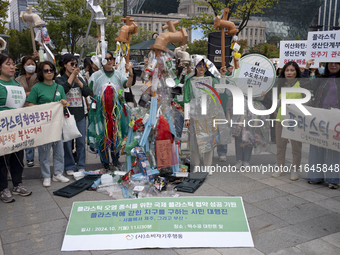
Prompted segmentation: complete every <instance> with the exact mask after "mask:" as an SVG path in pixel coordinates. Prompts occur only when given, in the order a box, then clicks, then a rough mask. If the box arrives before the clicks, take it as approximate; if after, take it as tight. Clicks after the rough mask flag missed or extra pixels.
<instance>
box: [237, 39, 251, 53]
mask: <svg viewBox="0 0 340 255" xmlns="http://www.w3.org/2000/svg"><path fill="white" fill-rule="evenodd" d="M237 43H238V44H239V45H240V46H241V48H240V50H239V53H240V54H241V55H242V54H243V52H244V50H246V49H248V48H249V47H248V46H247V40H239V41H238V42H237Z"/></svg>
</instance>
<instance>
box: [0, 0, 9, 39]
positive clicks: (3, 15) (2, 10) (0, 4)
mask: <svg viewBox="0 0 340 255" xmlns="http://www.w3.org/2000/svg"><path fill="white" fill-rule="evenodd" d="M8 6H9V1H6V0H0V34H6V31H7V29H6V28H5V25H6V23H8V22H7V21H6V19H7V17H8V15H7V11H8Z"/></svg>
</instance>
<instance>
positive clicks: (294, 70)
mask: <svg viewBox="0 0 340 255" xmlns="http://www.w3.org/2000/svg"><path fill="white" fill-rule="evenodd" d="M300 77H301V71H300V68H299V65H298V64H297V63H296V62H293V61H290V62H288V63H287V64H285V65H284V67H283V68H282V71H281V74H280V76H279V78H278V82H277V87H278V94H279V102H278V105H281V89H282V88H283V87H292V88H300V82H299V81H298V78H300ZM286 97H287V99H297V98H302V94H301V93H287V94H286ZM276 119H277V120H278V121H277V122H276V126H275V128H276V149H277V151H276V160H277V165H278V166H279V167H280V171H279V172H275V173H273V174H272V177H279V176H281V175H282V174H283V171H282V168H283V166H284V165H285V157H286V148H287V143H288V139H285V138H282V125H281V122H282V120H283V117H282V115H281V107H279V109H278V113H277V116H276ZM290 141H291V143H292V153H293V169H292V171H291V173H290V179H291V180H292V181H296V180H298V179H299V176H298V173H297V170H298V169H299V167H300V163H301V150H302V143H301V142H298V141H295V140H290Z"/></svg>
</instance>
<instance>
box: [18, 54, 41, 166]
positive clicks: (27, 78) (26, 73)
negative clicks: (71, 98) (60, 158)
mask: <svg viewBox="0 0 340 255" xmlns="http://www.w3.org/2000/svg"><path fill="white" fill-rule="evenodd" d="M37 69H38V68H37V63H36V62H35V58H34V57H32V56H24V57H23V58H22V59H21V70H20V73H21V76H19V77H18V78H16V81H17V82H19V83H20V85H21V86H22V87H23V88H24V89H25V93H26V97H28V95H29V93H30V91H31V89H32V88H33V86H34V85H35V84H37V83H38V82H39V80H38V79H37ZM24 106H27V103H25V105H24ZM25 153H26V160H27V166H28V167H33V166H34V147H33V148H27V149H25Z"/></svg>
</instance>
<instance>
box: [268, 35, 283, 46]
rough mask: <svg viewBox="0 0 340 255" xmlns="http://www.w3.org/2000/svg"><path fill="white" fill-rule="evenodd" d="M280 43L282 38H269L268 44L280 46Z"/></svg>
mask: <svg viewBox="0 0 340 255" xmlns="http://www.w3.org/2000/svg"><path fill="white" fill-rule="evenodd" d="M280 41H282V39H281V38H280V37H278V36H271V37H269V38H268V40H267V43H269V44H275V45H277V44H280Z"/></svg>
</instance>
